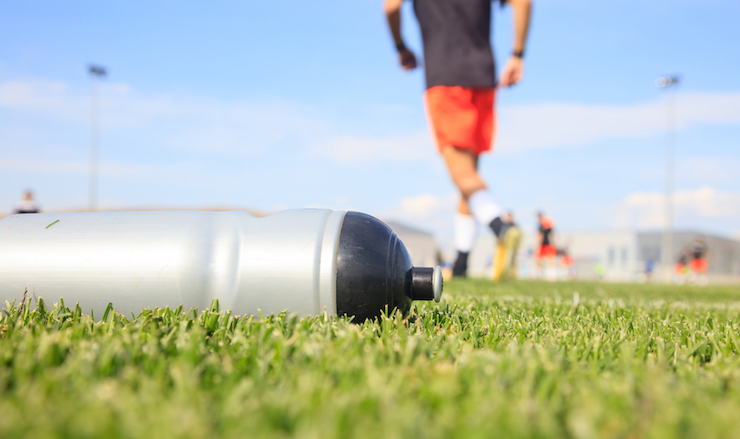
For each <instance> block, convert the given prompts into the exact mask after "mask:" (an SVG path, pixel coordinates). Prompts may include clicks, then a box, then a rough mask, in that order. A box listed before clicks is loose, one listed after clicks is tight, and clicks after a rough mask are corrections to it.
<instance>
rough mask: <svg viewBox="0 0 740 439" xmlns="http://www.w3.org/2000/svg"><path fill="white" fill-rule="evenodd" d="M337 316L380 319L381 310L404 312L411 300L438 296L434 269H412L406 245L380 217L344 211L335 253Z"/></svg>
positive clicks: (439, 285)
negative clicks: (345, 212) (337, 247)
mask: <svg viewBox="0 0 740 439" xmlns="http://www.w3.org/2000/svg"><path fill="white" fill-rule="evenodd" d="M336 286H337V314H338V315H340V316H341V315H347V316H354V317H355V320H354V321H355V322H358V323H362V322H363V321H365V320H367V319H372V318H376V317H379V316H380V315H381V313H382V312H383V310H385V309H386V307H387V308H388V311H389V312H390V311H392V310H393V309H399V310H401V312H403V313H404V314H405V313H407V312H408V310H409V308H410V307H411V301H412V300H436V301H438V302H439V299H440V296H441V294H442V275H441V272H440V270H439V267H437V268H434V269H432V268H414V267H413V266H412V264H411V257H410V256H409V253H408V251H407V250H406V247H405V246H404V245H403V242H401V240H400V239H398V236H396V234H395V233H393V231H392V230H391V229H390V228H389V227H388V226H387V225H385V224H384V223H383V222H382V221H380V220H378V219H376V218H374V217H372V216H370V215H366V214H364V213H360V212H347V214H346V215H345V217H344V222H343V223H342V230H341V232H340V235H339V249H338V251H337V285H336Z"/></svg>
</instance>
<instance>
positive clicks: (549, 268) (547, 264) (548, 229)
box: [535, 212, 558, 280]
mask: <svg viewBox="0 0 740 439" xmlns="http://www.w3.org/2000/svg"><path fill="white" fill-rule="evenodd" d="M537 222H538V223H539V230H538V237H539V238H538V240H537V245H538V248H537V252H536V253H535V257H536V258H537V266H538V268H539V269H540V273H544V275H545V278H547V279H548V280H555V279H556V278H557V269H556V267H555V260H556V257H557V255H558V250H557V248H556V247H555V241H554V237H553V227H555V221H554V220H553V219H552V218H550V217H549V216H545V214H544V213H542V212H537ZM543 265H544V266H543Z"/></svg>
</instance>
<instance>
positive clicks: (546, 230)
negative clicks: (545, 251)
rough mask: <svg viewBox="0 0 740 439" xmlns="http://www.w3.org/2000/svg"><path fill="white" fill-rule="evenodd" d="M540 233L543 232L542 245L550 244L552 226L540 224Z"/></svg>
mask: <svg viewBox="0 0 740 439" xmlns="http://www.w3.org/2000/svg"><path fill="white" fill-rule="evenodd" d="M540 233H542V246H543V247H544V246H546V245H550V244H551V241H550V234H551V233H552V228H551V227H545V226H543V225H542V224H540Z"/></svg>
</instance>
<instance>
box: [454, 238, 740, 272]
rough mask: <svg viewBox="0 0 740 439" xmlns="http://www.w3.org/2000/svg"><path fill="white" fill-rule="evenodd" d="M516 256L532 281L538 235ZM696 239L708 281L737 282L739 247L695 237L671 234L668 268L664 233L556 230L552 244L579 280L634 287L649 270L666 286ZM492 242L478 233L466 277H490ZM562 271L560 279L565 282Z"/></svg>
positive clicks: (734, 242)
mask: <svg viewBox="0 0 740 439" xmlns="http://www.w3.org/2000/svg"><path fill="white" fill-rule="evenodd" d="M525 232H526V233H525V236H524V241H523V242H522V246H521V247H520V249H519V252H518V255H517V257H518V261H519V277H520V278H522V279H527V278H530V277H531V275H533V274H536V273H534V265H535V262H534V258H533V250H534V248H535V239H536V233H535V232H534V231H525ZM697 237H702V238H704V239H705V241H706V243H707V247H708V249H709V252H710V253H711V256H710V258H709V267H708V270H707V271H708V275H709V279H710V281H712V282H723V283H728V282H730V283H738V282H740V241H737V240H734V239H730V238H725V237H721V236H716V235H711V234H708V233H702V232H698V231H679V232H675V233H674V234H673V246H672V247H673V253H674V257H673V258H672V261H671V264H670V266H669V267H664V266H663V265H661V260H660V255H661V246H662V232H630V231H611V232H608V231H600V232H599V231H582V232H578V231H576V232H562V233H559V232H558V231H557V230H556V233H555V244H556V246H557V247H558V248H559V249H562V248H566V249H567V250H568V252H569V254H570V256H571V257H572V258H573V261H574V263H573V266H572V268H571V272H570V274H571V275H572V276H574V277H577V278H578V279H598V278H601V279H603V280H607V281H615V282H634V281H640V280H644V279H645V271H646V268H647V267H648V266H649V265H650V264H653V273H654V279H655V280H656V281H658V280H664V279H665V274H664V273H666V271H671V272H672V270H673V265H674V263H675V262H676V261H677V260H678V255H679V254H680V253H681V252H682V251H684V250H685V249H686V248H687V247H689V246H690V245H691V243H692V242H693V241H694V239H696V238H697ZM494 246H495V241H494V239H493V235H492V234H490V233H482V234H481V235H479V237H478V240H477V241H476V244H475V247H474V248H473V250H472V251H471V253H470V257H469V264H468V275H469V276H471V277H490V276H491V265H492V263H493V257H494V254H495V251H494ZM566 277H567V274H566V272H563V271H561V273H560V278H561V279H562V278H566Z"/></svg>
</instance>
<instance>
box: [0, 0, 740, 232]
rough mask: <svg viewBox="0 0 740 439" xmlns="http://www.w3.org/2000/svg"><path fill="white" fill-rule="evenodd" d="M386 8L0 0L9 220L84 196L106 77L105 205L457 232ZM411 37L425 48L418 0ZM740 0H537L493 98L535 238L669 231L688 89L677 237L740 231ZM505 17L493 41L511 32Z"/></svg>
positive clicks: (408, 28)
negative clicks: (520, 69)
mask: <svg viewBox="0 0 740 439" xmlns="http://www.w3.org/2000/svg"><path fill="white" fill-rule="evenodd" d="M381 3H382V2H381V1H380V0H336V1H333V0H326V1H318V2H298V1H287V2H254V1H250V2H233V3H232V2H187V1H177V2H175V1H169V2H168V1H161V2H141V1H129V2H82V1H77V2H75V1H71V2H64V3H63V4H62V2H51V1H28V0H26V1H15V0H10V1H8V0H6V1H4V2H2V3H0V41H1V42H2V43H0V212H3V211H10V210H11V208H12V206H13V204H14V203H15V201H16V200H17V199H18V198H19V196H20V194H21V192H22V191H23V190H24V189H26V188H33V189H34V190H35V191H36V192H37V195H38V198H39V201H40V203H41V204H42V206H43V207H44V208H46V209H49V210H57V209H69V208H83V207H84V206H85V205H86V203H87V166H88V165H87V163H88V162H87V160H88V153H89V152H88V151H89V125H90V108H89V107H90V104H89V101H90V79H89V77H88V76H87V74H86V71H85V68H86V66H87V65H88V63H91V62H94V63H99V64H101V65H104V66H106V67H107V68H108V69H109V73H110V74H109V76H108V78H106V79H105V81H104V83H103V86H102V113H101V118H102V125H101V137H100V160H101V177H100V204H101V205H102V206H103V207H105V208H126V207H141V206H144V207H157V206H167V207H174V208H189V207H190V208H193V207H199V206H230V207H243V208H250V209H256V210H261V211H265V212H270V211H275V210H279V209H283V208H297V207H309V206H310V207H317V206H321V207H329V208H332V209H356V210H361V211H364V212H368V213H370V214H373V215H376V216H379V217H381V218H385V219H389V220H390V219H393V220H399V221H403V222H406V223H409V224H411V225H415V226H417V227H420V228H424V229H427V230H430V231H433V232H435V234H436V235H437V236H438V238H439V240H440V241H441V242H447V241H448V240H449V236H450V233H451V229H450V227H451V216H452V212H453V211H454V205H455V202H456V201H455V200H456V194H455V191H454V188H453V186H452V184H451V183H450V181H449V178H448V177H447V174H446V172H445V169H444V167H443V165H442V162H441V160H440V158H439V156H438V155H437V154H436V152H435V150H434V147H433V144H432V141H431V139H430V137H429V131H428V128H427V124H426V120H425V117H424V113H423V109H422V105H421V95H422V92H423V89H424V84H423V73H422V72H421V71H420V70H419V71H416V72H412V73H403V72H402V71H401V70H400V69H399V68H398V66H397V64H396V59H395V53H394V51H393V49H392V44H391V42H390V38H389V36H388V34H387V30H386V27H385V22H384V17H383V15H382V11H381ZM404 13H405V14H404V24H405V29H404V31H405V34H406V37H407V40H408V45H409V46H410V47H412V48H413V49H417V50H416V51H417V52H418V49H420V38H419V35H418V29H417V25H416V22H415V20H414V17H413V14H412V12H411V9H410V4H407V5H406V6H405V9H404ZM738 19H740V3H738V2H737V1H731V0H726V1H723V0H707V1H702V2H700V1H693V0H675V1H665V0H655V1H650V2H645V1H638V0H625V1H623V2H594V1H589V0H564V1H555V0H539V1H538V0H535V5H534V17H533V24H532V31H531V34H530V40H529V45H528V49H527V54H526V65H525V77H524V80H523V82H522V83H521V84H520V85H518V86H516V87H515V88H513V89H510V90H503V91H501V92H500V93H499V95H498V115H499V136H498V139H497V144H496V151H495V153H494V154H490V155H487V156H484V157H483V159H482V163H481V172H482V173H483V176H484V177H485V178H486V180H487V181H488V182H489V184H490V187H491V190H492V191H493V193H494V194H495V196H496V197H497V198H498V199H499V200H500V202H501V204H502V206H503V207H505V208H511V209H514V211H515V212H516V214H517V215H518V217H519V218H520V222H521V223H522V224H523V225H524V227H525V228H526V229H531V228H532V227H533V224H534V221H533V214H534V212H535V211H536V210H537V209H544V210H545V211H547V212H548V213H550V214H551V215H552V216H554V217H555V219H556V222H557V225H558V227H559V228H561V229H567V230H575V229H590V230H607V229H641V230H643V229H655V228H658V227H660V225H661V224H662V209H663V208H662V204H661V203H662V201H661V200H662V198H661V197H662V191H663V181H664V175H665V174H664V172H665V159H664V157H665V113H666V111H665V92H664V91H661V90H659V89H657V88H656V87H655V85H654V80H655V78H656V77H657V76H660V75H663V74H671V73H679V74H680V75H681V78H682V83H681V85H680V86H679V88H678V90H677V92H676V101H677V111H678V129H677V133H676V216H675V223H676V225H677V227H678V228H695V229H700V230H706V231H708V232H713V233H719V234H722V235H737V234H739V233H740V179H738V177H737V172H738V170H740V149H739V148H738V143H739V141H740V83H739V82H738V79H737V78H738V77H740V57H738V56H735V55H734V54H735V53H736V52H737V47H736V46H737V44H738V42H739V41H740V28H739V27H738V26H737V25H736V23H737V21H738ZM510 21H511V16H510V10H509V9H508V8H504V9H500V8H498V7H496V8H495V13H494V22H495V24H494V36H493V40H494V45H495V48H496V54H497V59H498V60H499V61H500V62H503V60H504V59H505V56H506V54H508V52H509V48H510V41H511V25H510Z"/></svg>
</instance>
